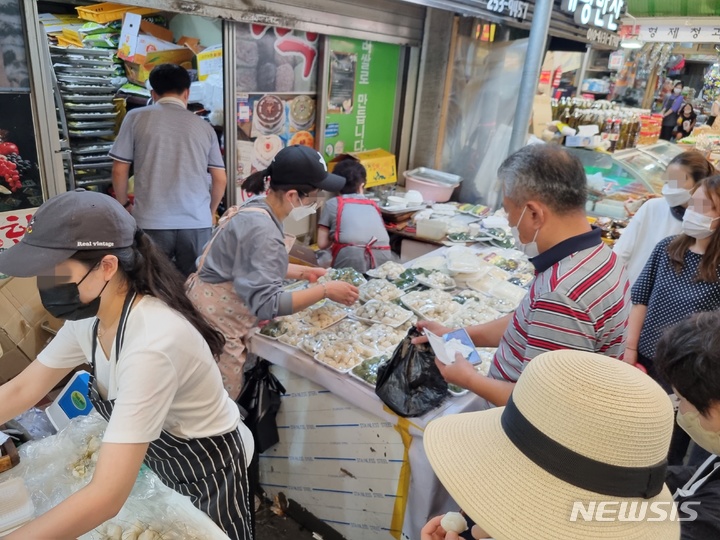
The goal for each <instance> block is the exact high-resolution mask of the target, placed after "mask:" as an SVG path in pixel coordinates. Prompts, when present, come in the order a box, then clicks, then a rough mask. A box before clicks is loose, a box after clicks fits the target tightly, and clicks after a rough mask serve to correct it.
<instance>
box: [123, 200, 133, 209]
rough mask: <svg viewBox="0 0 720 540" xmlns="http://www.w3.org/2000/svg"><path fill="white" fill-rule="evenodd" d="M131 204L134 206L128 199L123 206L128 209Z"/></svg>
mask: <svg viewBox="0 0 720 540" xmlns="http://www.w3.org/2000/svg"><path fill="white" fill-rule="evenodd" d="M131 204H132V201H131V200H130V199H128V200H127V202H126V203H125V204H123V208H127V207H128V206H130V205H131Z"/></svg>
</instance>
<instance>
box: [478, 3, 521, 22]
mask: <svg viewBox="0 0 720 540" xmlns="http://www.w3.org/2000/svg"><path fill="white" fill-rule="evenodd" d="M529 8H530V4H529V3H528V2H521V1H520V0H487V10H488V11H493V12H495V13H500V14H501V15H504V14H505V12H506V11H507V14H508V16H510V17H512V18H513V19H520V20H523V21H524V20H525V19H526V18H527V14H528V9H529Z"/></svg>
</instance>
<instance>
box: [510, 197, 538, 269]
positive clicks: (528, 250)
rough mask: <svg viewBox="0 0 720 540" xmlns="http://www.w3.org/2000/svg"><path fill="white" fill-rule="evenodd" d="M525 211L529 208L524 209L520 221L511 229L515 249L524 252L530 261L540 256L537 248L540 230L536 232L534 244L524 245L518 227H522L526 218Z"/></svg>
mask: <svg viewBox="0 0 720 540" xmlns="http://www.w3.org/2000/svg"><path fill="white" fill-rule="evenodd" d="M525 210H527V206H526V207H525V208H523V211H522V214H520V219H518V222H517V224H516V225H515V226H514V227H510V232H511V233H512V235H513V238H515V247H516V248H517V249H519V250H520V251H522V252H523V253H524V254H525V255H527V256H528V257H529V258H530V259H532V258H533V257H537V256H538V255H540V251H539V250H538V246H537V242H536V240H537V236H538V233H539V232H540V229H538V230H537V231H535V236H534V237H533V239H532V242H528V243H527V244H523V243H522V242H521V241H520V231H519V230H518V226H519V225H520V222H522V219H523V217H524V216H525Z"/></svg>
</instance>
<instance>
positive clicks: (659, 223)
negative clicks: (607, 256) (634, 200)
mask: <svg viewBox="0 0 720 540" xmlns="http://www.w3.org/2000/svg"><path fill="white" fill-rule="evenodd" d="M714 174H716V171H715V167H714V166H713V165H712V163H710V162H709V161H708V160H707V159H706V158H705V156H703V155H702V154H701V153H700V152H697V151H696V150H689V151H687V152H683V153H682V154H678V155H677V156H675V157H674V158H673V159H672V161H671V162H670V164H669V165H668V167H667V169H666V171H665V185H664V186H663V189H662V194H663V197H662V198H657V199H650V200H649V201H647V202H646V203H645V204H643V205H642V206H641V207H640V210H638V211H637V213H636V214H635V215H634V216H633V218H632V219H631V220H630V223H629V224H628V226H627V227H626V228H625V230H624V231H623V234H622V236H621V237H620V238H619V240H618V241H617V242H615V246H614V247H613V251H614V252H615V254H616V255H617V256H618V257H620V260H621V261H622V262H623V263H625V266H626V267H627V270H628V278H629V279H630V284H631V285H632V284H633V283H635V281H637V278H638V277H639V276H640V273H641V272H642V271H643V268H645V263H646V262H647V260H648V258H649V257H650V254H651V253H652V251H653V249H655V246H656V245H657V243H658V242H660V241H661V240H662V239H664V238H667V237H668V236H675V235H676V234H679V233H680V232H681V230H682V220H683V215H684V214H685V209H686V208H687V205H688V202H689V201H690V197H691V194H690V191H691V190H692V189H693V188H694V187H695V186H696V185H698V184H699V183H700V181H701V180H702V179H704V178H707V177H708V176H712V175H714Z"/></svg>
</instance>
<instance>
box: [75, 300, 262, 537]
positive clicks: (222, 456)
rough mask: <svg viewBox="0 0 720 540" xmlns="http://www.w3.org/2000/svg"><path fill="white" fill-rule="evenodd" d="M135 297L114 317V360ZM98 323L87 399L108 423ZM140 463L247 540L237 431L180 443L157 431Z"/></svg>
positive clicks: (234, 534) (241, 452) (228, 531)
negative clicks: (100, 382) (98, 376)
mask: <svg viewBox="0 0 720 540" xmlns="http://www.w3.org/2000/svg"><path fill="white" fill-rule="evenodd" d="M135 296H136V295H134V294H129V295H128V297H127V298H126V299H125V304H124V305H123V310H122V314H121V315H120V322H119V323H118V330H117V335H116V336H115V359H116V362H117V361H119V358H120V348H121V346H122V344H123V341H124V339H125V327H126V323H127V317H128V314H129V313H130V310H131V309H132V304H133V302H134V300H135ZM98 323H99V321H95V324H94V325H93V342H92V373H93V375H91V377H90V385H89V396H88V397H89V398H90V401H91V402H92V404H93V406H94V407H95V410H97V412H98V413H99V414H100V416H102V417H103V418H104V419H105V420H107V421H109V420H110V415H111V414H112V411H113V407H114V406H115V400H104V399H102V397H101V396H100V392H99V391H98V387H97V381H96V380H95V377H94V374H95V355H96V352H97V342H98V335H97V334H98ZM144 461H145V464H146V465H147V466H148V467H150V469H152V470H153V472H155V474H157V475H158V476H159V477H160V479H161V480H162V481H163V483H164V484H165V485H167V486H168V487H170V488H172V489H174V490H175V491H177V492H178V493H180V494H182V495H186V496H188V497H190V500H191V501H192V503H193V504H194V505H195V506H196V507H197V508H199V509H200V510H201V511H203V512H205V513H206V514H207V515H208V516H209V517H210V519H212V520H213V521H214V522H215V523H216V524H217V525H218V527H220V528H221V529H222V530H223V531H225V534H227V535H228V537H230V538H231V539H232V540H251V539H252V538H253V533H252V526H251V522H250V520H251V517H250V515H251V514H250V500H249V497H248V494H249V487H248V480H247V472H246V463H247V460H246V456H245V448H244V446H243V443H242V439H241V437H240V432H239V431H238V430H237V429H236V430H234V431H232V432H230V433H225V434H223V435H216V436H213V437H203V438H200V439H181V438H178V437H175V436H174V435H171V434H170V433H168V432H167V431H165V430H163V431H162V433H161V434H160V437H159V438H158V439H156V440H154V441H152V442H151V443H150V446H149V447H148V451H147V454H146V455H145V460H144Z"/></svg>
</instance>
